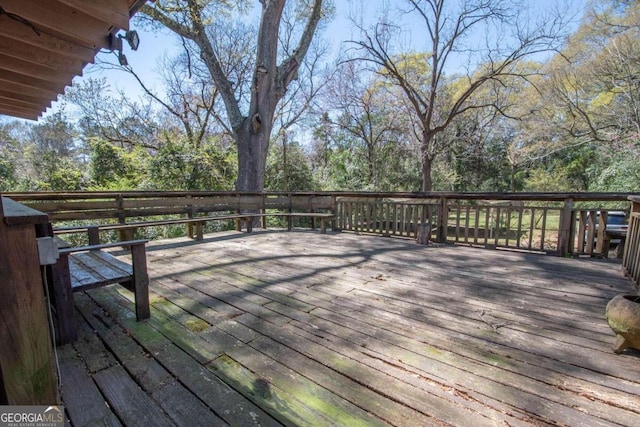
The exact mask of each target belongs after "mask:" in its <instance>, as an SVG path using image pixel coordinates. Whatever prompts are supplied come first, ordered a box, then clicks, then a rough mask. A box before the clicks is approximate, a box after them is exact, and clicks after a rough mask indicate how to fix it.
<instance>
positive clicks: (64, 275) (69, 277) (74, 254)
mask: <svg viewBox="0 0 640 427" xmlns="http://www.w3.org/2000/svg"><path fill="white" fill-rule="evenodd" d="M146 243H147V241H146V240H133V241H124V242H116V243H107V244H102V245H100V244H95V245H89V246H82V247H75V248H74V247H69V248H63V249H60V251H59V252H60V257H59V258H58V261H57V262H56V264H54V265H52V266H51V267H50V270H49V273H48V276H49V280H50V287H49V288H50V289H49V293H50V297H51V304H52V306H53V311H54V318H55V322H54V324H55V329H56V343H57V344H58V345H62V344H67V343H70V342H73V341H75V340H76V339H77V337H78V334H77V323H76V318H75V307H74V304H73V293H74V292H81V291H86V290H89V289H93V288H98V287H101V286H107V285H111V284H113V283H119V284H121V285H122V286H124V287H125V288H127V289H129V290H130V291H132V292H133V293H134V296H135V312H136V318H137V320H144V319H148V318H149V316H150V308H149V275H148V273H147V260H146V251H145V244H146ZM116 247H123V248H126V249H128V250H129V251H130V255H131V264H128V263H126V262H124V261H122V260H120V259H118V258H116V257H115V256H113V255H112V254H110V253H109V252H106V251H104V249H110V248H116Z"/></svg>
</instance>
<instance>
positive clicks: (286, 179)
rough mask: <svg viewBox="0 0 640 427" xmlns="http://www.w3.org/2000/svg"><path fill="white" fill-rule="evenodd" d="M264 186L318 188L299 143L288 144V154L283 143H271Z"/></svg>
mask: <svg viewBox="0 0 640 427" xmlns="http://www.w3.org/2000/svg"><path fill="white" fill-rule="evenodd" d="M285 156H286V157H285ZM285 158H286V161H285ZM264 186H265V189H266V190H270V191H305V190H316V189H317V185H316V184H315V181H314V178H313V173H312V171H311V168H310V166H309V163H308V160H307V157H306V155H305V154H304V152H303V151H302V149H301V148H300V146H299V145H298V144H296V143H289V144H287V145H286V155H285V150H284V147H283V146H282V144H272V145H271V149H270V150H269V156H268V157H267V166H266V171H265V184H264Z"/></svg>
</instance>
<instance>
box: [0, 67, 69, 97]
mask: <svg viewBox="0 0 640 427" xmlns="http://www.w3.org/2000/svg"><path fill="white" fill-rule="evenodd" d="M0 81H7V82H13V83H17V84H19V85H23V86H29V87H35V88H38V89H44V90H49V91H51V92H55V93H61V92H64V87H65V86H66V85H65V84H64V83H58V82H51V81H47V80H42V79H38V78H35V77H31V76H25V75H24V74H19V73H15V72H13V71H7V70H2V69H0Z"/></svg>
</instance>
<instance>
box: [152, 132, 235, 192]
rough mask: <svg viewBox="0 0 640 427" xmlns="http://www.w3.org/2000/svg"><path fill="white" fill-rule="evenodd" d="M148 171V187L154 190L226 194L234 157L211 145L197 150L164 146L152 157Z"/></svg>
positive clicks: (170, 145) (228, 152)
mask: <svg viewBox="0 0 640 427" xmlns="http://www.w3.org/2000/svg"><path fill="white" fill-rule="evenodd" d="M148 171H149V174H148V178H147V179H148V186H149V187H151V188H153V189H156V190H229V189H231V188H233V181H234V179H235V172H236V171H235V156H234V154H233V152H232V151H230V150H222V149H220V148H218V147H215V146H212V145H209V146H207V147H205V148H203V149H197V148H192V147H189V146H187V145H184V144H181V143H178V142H168V143H166V144H165V145H163V146H162V148H161V149H160V150H158V152H157V153H156V154H155V155H154V156H152V158H151V160H150V161H149V165H148Z"/></svg>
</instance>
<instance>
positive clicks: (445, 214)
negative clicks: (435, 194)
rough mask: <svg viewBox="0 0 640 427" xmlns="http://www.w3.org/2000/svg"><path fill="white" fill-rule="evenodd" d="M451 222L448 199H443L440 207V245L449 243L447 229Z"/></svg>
mask: <svg viewBox="0 0 640 427" xmlns="http://www.w3.org/2000/svg"><path fill="white" fill-rule="evenodd" d="M448 222H449V211H448V207H447V198H446V197H442V198H441V199H440V204H439V206H438V240H437V241H438V243H447V227H448Z"/></svg>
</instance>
